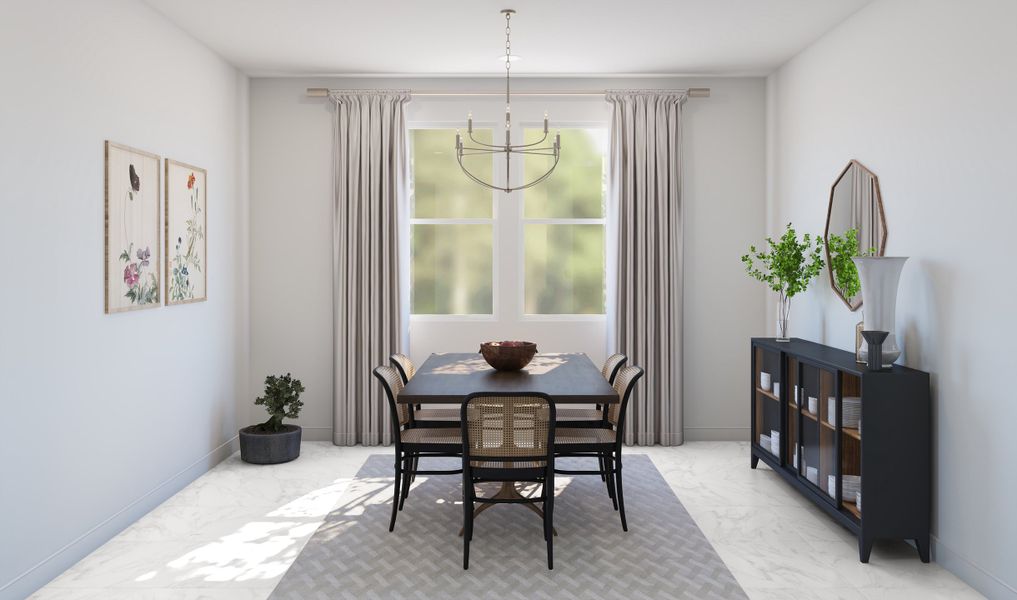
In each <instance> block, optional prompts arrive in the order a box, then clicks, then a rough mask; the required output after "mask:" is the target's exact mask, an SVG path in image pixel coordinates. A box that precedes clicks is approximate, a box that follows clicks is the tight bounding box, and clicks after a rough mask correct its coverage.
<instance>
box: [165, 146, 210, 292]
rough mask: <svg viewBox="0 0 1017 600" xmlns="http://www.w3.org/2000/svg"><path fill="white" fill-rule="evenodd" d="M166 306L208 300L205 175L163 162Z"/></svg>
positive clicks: (192, 168) (176, 163)
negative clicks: (164, 177) (164, 180)
mask: <svg viewBox="0 0 1017 600" xmlns="http://www.w3.org/2000/svg"><path fill="white" fill-rule="evenodd" d="M165 164H166V167H165V168H166V172H165V175H166V183H165V195H166V202H165V211H166V214H165V232H164V233H165V236H164V239H165V244H166V305H167V306H170V305H173V304H190V303H193V302H204V301H206V300H208V238H207V234H208V190H207V184H208V172H207V171H206V170H205V169H202V168H201V167H196V166H194V165H191V164H188V163H185V162H181V161H178V160H172V159H169V158H167V159H166V161H165Z"/></svg>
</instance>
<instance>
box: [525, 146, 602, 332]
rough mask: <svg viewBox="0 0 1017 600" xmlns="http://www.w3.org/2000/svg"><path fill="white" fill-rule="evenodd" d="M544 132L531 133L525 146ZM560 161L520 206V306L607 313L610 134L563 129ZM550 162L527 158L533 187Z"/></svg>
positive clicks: (528, 309)
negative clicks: (607, 218) (606, 281)
mask: <svg viewBox="0 0 1017 600" xmlns="http://www.w3.org/2000/svg"><path fill="white" fill-rule="evenodd" d="M542 135H543V131H542V130H540V129H527V130H526V143H533V142H537V141H539V140H540V138H541V136H542ZM561 144H562V153H561V160H560V162H559V163H558V167H557V168H556V169H555V172H554V173H553V174H552V175H551V177H550V178H548V179H547V180H546V181H544V182H542V183H540V184H538V185H536V186H534V187H532V188H530V189H527V190H526V191H525V192H524V202H523V240H524V241H523V248H524V257H523V265H524V270H525V273H526V275H525V281H524V283H523V290H524V291H523V294H524V300H523V307H524V311H525V313H526V314H529V315H538V314H539V315H547V314H552V315H554V314H558V315H591V314H593V315H599V314H604V299H605V296H606V294H605V290H604V280H605V276H604V264H605V258H604V252H605V239H604V212H605V198H606V197H607V177H606V172H607V169H605V168H604V167H605V165H604V163H605V161H606V158H605V157H606V153H607V132H606V131H605V130H603V129H563V130H561ZM552 161H553V159H552V158H551V157H546V156H538V155H527V156H526V157H525V159H524V161H523V162H524V168H523V172H524V176H525V178H526V181H532V180H534V179H536V178H537V177H540V175H541V174H543V173H545V172H547V169H548V168H549V167H550V166H551V164H552Z"/></svg>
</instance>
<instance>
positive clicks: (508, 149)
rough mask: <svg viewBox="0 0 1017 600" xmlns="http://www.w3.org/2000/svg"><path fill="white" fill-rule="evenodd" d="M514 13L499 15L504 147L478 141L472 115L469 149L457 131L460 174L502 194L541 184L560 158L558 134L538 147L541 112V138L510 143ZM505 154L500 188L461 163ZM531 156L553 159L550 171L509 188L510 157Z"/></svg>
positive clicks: (545, 139) (467, 127) (539, 143)
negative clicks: (502, 23) (501, 20)
mask: <svg viewBox="0 0 1017 600" xmlns="http://www.w3.org/2000/svg"><path fill="white" fill-rule="evenodd" d="M515 13H516V11H514V10H512V9H511V8H506V9H504V10H502V11H501V14H503V15H505V143H504V144H486V143H484V142H481V141H478V140H477V139H476V138H474V137H473V113H470V114H469V115H468V116H467V117H466V135H467V136H468V137H469V142H471V143H472V144H474V145H472V146H467V145H466V144H465V143H464V140H463V137H462V136H461V135H460V134H459V131H458V130H457V131H456V160H457V161H458V162H459V168H460V169H462V170H463V173H465V174H466V176H467V177H469V178H470V179H472V180H473V181H475V182H477V183H479V184H480V185H482V186H484V187H487V188H490V189H492V190H500V191H503V192H505V193H511V192H514V191H516V190H525V189H526V188H530V187H533V186H535V185H537V184H538V183H540V182H542V181H544V180H545V179H547V178H548V177H550V176H551V173H554V170H555V168H556V167H557V166H558V161H559V160H560V159H561V133H560V132H559V133H556V134H555V136H554V142H553V143H552V144H551V145H550V146H543V147H542V146H541V144H543V143H544V142H546V141H547V137H548V127H547V125H548V120H547V113H544V137H542V138H541V139H540V140H538V141H536V142H533V143H532V144H515V145H513V144H512V84H511V73H512V15H514V14H515ZM501 153H504V154H505V185H504V186H499V185H494V184H493V183H488V182H486V181H484V180H482V179H480V178H479V177H477V176H476V175H474V174H473V173H471V172H470V170H469V169H467V168H466V165H464V164H463V157H464V156H477V155H485V156H491V155H494V154H501ZM513 154H515V155H527V154H529V155H533V156H552V157H554V163H553V164H552V165H551V168H550V169H549V170H548V171H547V172H546V173H544V174H543V175H541V176H540V177H537V178H536V179H534V180H533V181H530V182H529V183H524V184H523V185H520V186H517V187H512V186H511V184H510V182H511V178H510V176H511V174H512V155H513Z"/></svg>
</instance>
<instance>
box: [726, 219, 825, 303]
mask: <svg viewBox="0 0 1017 600" xmlns="http://www.w3.org/2000/svg"><path fill="white" fill-rule="evenodd" d="M766 243H767V246H768V248H767V249H766V250H765V251H764V250H759V249H757V248H756V247H755V246H749V253H748V254H745V255H744V256H742V263H743V264H744V265H745V272H746V273H748V274H749V276H750V277H752V278H753V279H756V280H757V281H761V282H763V283H765V284H766V285H767V286H768V287H769V288H770V289H771V290H773V291H774V292H777V293H778V294H779V295H780V300H781V303H784V302H785V301H787V302H789V301H790V300H791V298H793V297H795V296H797V295H798V294H800V293H801V292H804V291H805V290H806V289H807V288H808V287H809V284H810V283H812V280H813V279H815V278H816V277H818V276H819V272H820V271H821V270H822V269H823V267H824V266H826V263H825V262H823V256H822V251H823V240H822V238H820V237H819V236H812V235H810V234H808V233H806V234H805V235H804V236H803V237H802V239H801V241H799V239H798V233H797V232H796V231H795V230H794V228H793V227H792V226H791V223H788V224H787V230H786V231H785V232H784V235H782V236H781V237H780V241H776V242H775V241H774V240H773V238H770V237H767V238H766Z"/></svg>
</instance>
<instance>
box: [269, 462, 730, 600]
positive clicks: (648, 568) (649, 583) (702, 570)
mask: <svg viewBox="0 0 1017 600" xmlns="http://www.w3.org/2000/svg"><path fill="white" fill-rule="evenodd" d="M588 460H589V459H569V460H560V461H559V465H560V466H561V467H562V468H566V469H569V468H571V469H576V468H579V469H585V468H590V466H591V465H590V463H589V462H580V461H588ZM392 463H393V458H392V456H390V455H372V456H371V457H369V458H368V460H367V461H366V462H365V463H364V466H363V467H362V468H361V469H360V472H359V473H358V474H357V477H356V478H355V479H354V481H353V482H351V483H350V487H349V488H348V490H347V492H346V494H345V496H344V497H343V498H342V500H341V501H340V503H339V507H338V508H337V509H336V510H334V511H333V512H332V513H331V514H329V516H328V517H327V518H326V520H325V522H324V523H323V524H322V525H321V527H320V528H319V529H318V531H317V532H315V534H314V536H312V537H311V539H310V540H309V541H308V542H307V545H306V546H305V547H304V549H303V551H302V552H301V553H300V555H299V556H297V558H296V560H295V561H294V563H293V565H292V566H291V567H290V569H289V571H288V572H287V573H286V574H285V575H284V576H283V578H282V580H281V581H280V582H279V585H278V586H276V589H275V591H274V592H273V593H272V596H271V597H272V598H275V599H287V600H290V599H292V600H297V599H299V600H309V599H332V598H343V599H345V598H350V599H354V598H355V599H379V600H380V599H389V598H393V599H394V598H414V599H432V598H498V599H499V600H505V599H510V598H519V599H531V598H552V597H553V598H558V599H568V598H584V599H598V598H604V599H607V598H610V599H617V598H647V599H649V598H690V599H691V598H695V599H697V600H702V599H711V598H724V599H727V598H739V599H740V598H747V596H746V595H745V592H744V591H743V590H742V589H741V587H739V585H738V583H737V582H736V581H735V579H734V577H733V576H732V575H731V572H730V571H729V570H728V568H727V566H726V565H725V564H724V562H723V561H722V560H721V559H720V557H719V556H718V555H717V552H716V551H715V550H714V549H713V546H711V545H710V543H709V542H708V541H707V540H706V537H705V536H704V535H703V532H702V531H700V530H699V528H698V527H697V526H696V524H695V522H694V521H693V520H692V518H691V517H690V516H689V514H688V512H686V510H685V507H683V506H682V504H681V502H680V501H679V500H678V498H677V497H676V496H675V494H674V492H672V491H671V488H670V486H668V484H667V482H665V481H664V478H663V477H662V476H661V474H660V473H659V472H658V471H657V468H656V467H655V466H654V465H653V462H652V461H651V460H650V459H649V458H648V457H647V456H645V455H640V454H632V455H628V456H627V457H626V458H625V509H626V516H627V518H628V524H629V531H628V532H624V531H622V528H621V522H620V521H619V519H618V513H617V512H615V511H614V509H613V507H612V505H611V500H610V498H609V497H608V495H607V490H606V487H605V486H604V483H603V482H602V481H601V480H600V478H599V477H596V476H576V477H569V476H558V477H557V478H556V485H555V488H556V491H557V495H556V500H555V511H554V525H555V528H556V529H557V530H558V536H557V537H556V538H555V543H554V570H553V571H549V570H548V569H547V563H546V555H545V544H544V539H543V533H542V529H541V521H540V518H539V517H538V516H537V515H535V514H534V513H532V512H530V511H529V510H528V509H527V508H526V507H525V506H521V505H505V504H502V505H496V506H493V507H491V508H489V509H488V510H486V511H485V512H484V513H483V514H481V515H479V516H478V517H477V520H476V522H475V525H474V534H473V541H472V542H471V544H470V569H469V570H468V571H464V570H463V567H462V556H463V545H462V538H460V537H459V536H458V533H459V528H460V527H461V526H462V518H463V515H462V504H461V502H460V494H461V487H460V486H461V485H462V479H461V476H460V475H445V476H429V477H424V476H418V477H417V481H416V482H415V483H414V486H413V488H412V490H411V492H410V496H409V498H408V499H407V500H406V505H405V507H404V509H403V511H402V512H400V513H399V517H398V520H397V521H396V527H395V531H394V532H392V533H389V531H388V522H389V517H390V514H391V513H390V511H391V504H390V503H391V501H392V480H393V468H392ZM455 464H456V459H431V460H430V461H427V462H426V464H425V461H421V468H422V469H423V468H449V467H450V466H452V465H455ZM453 468H454V467H453ZM524 492H525V490H524ZM492 493H493V491H492V490H485V495H490V494H492Z"/></svg>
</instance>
